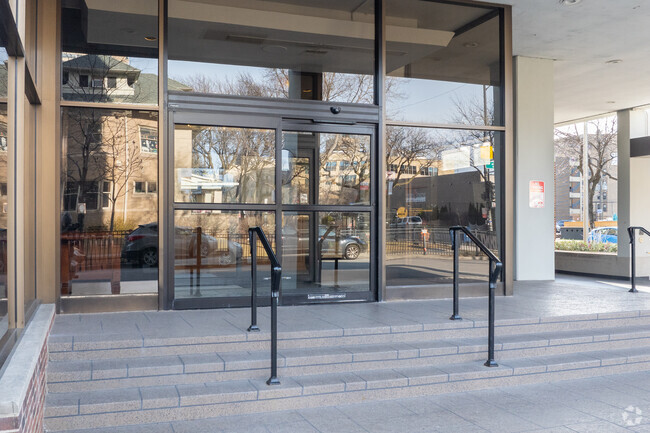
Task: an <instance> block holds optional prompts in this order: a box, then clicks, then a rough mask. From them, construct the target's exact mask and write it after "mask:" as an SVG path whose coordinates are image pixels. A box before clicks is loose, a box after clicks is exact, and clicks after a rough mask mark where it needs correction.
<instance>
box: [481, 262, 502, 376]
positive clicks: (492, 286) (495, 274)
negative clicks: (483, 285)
mask: <svg viewBox="0 0 650 433" xmlns="http://www.w3.org/2000/svg"><path fill="white" fill-rule="evenodd" d="M493 265H494V270H492V266H493ZM500 271H501V264H500V263H496V264H494V261H493V260H492V258H490V267H489V279H490V282H489V283H488V284H489V290H490V293H489V298H488V359H487V361H485V364H484V365H485V366H486V367H498V366H499V364H497V362H496V361H495V360H494V304H495V299H494V292H495V290H496V285H497V283H496V280H497V278H499V274H500Z"/></svg>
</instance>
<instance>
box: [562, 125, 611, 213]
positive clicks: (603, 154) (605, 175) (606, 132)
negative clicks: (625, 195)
mask: <svg viewBox="0 0 650 433" xmlns="http://www.w3.org/2000/svg"><path fill="white" fill-rule="evenodd" d="M589 131H592V132H589ZM616 137H617V126H616V116H608V117H603V118H600V119H596V120H592V121H589V122H587V141H588V147H589V149H588V158H587V159H588V162H587V164H588V167H587V174H588V182H587V184H588V185H587V186H588V188H587V200H588V206H587V209H589V221H590V222H592V223H593V221H595V215H594V213H595V209H594V206H593V203H594V196H595V194H596V190H597V188H596V187H597V186H598V185H599V184H600V183H601V181H602V180H604V179H612V180H617V175H616V174H615V173H614V169H613V164H612V163H613V162H614V161H615V160H616V158H617V142H616ZM583 143H584V131H583V126H582V124H578V123H576V124H573V125H570V126H568V127H565V128H556V129H555V154H556V156H563V157H565V158H561V159H558V160H560V161H563V162H562V163H563V164H573V166H574V167H576V168H577V170H578V171H579V172H580V175H581V176H582V175H583V173H584V166H583ZM558 169H563V167H558ZM568 170H571V167H569V168H568Z"/></svg>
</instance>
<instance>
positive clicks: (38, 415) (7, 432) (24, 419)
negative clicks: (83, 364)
mask: <svg viewBox="0 0 650 433" xmlns="http://www.w3.org/2000/svg"><path fill="white" fill-rule="evenodd" d="M52 323H54V322H53V321H52V322H51V323H50V326H49V328H50V329H48V332H47V334H48V335H49V333H50V330H51V327H52ZM47 359H48V351H47V339H45V341H44V342H43V347H42V348H41V350H40V354H39V356H38V362H37V363H36V368H35V369H34V371H33V373H32V377H31V379H30V382H29V388H28V390H27V395H26V396H25V399H24V401H23V402H22V405H21V408H20V412H19V414H18V416H9V417H4V418H3V417H0V433H43V431H44V427H43V415H44V412H45V395H46V394H47V389H46V381H47V377H46V370H47Z"/></svg>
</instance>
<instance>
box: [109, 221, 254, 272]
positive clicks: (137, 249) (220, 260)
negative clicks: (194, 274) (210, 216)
mask: <svg viewBox="0 0 650 433" xmlns="http://www.w3.org/2000/svg"><path fill="white" fill-rule="evenodd" d="M196 239H197V237H196V230H194V229H192V228H190V227H175V228H174V255H175V257H176V258H183V257H195V256H196V250H197V245H196ZM226 244H227V247H226ZM209 256H216V258H217V260H216V264H219V265H223V266H227V265H231V264H236V263H237V262H239V261H241V257H242V247H241V245H240V244H239V243H237V242H233V241H230V240H227V239H216V238H214V237H213V236H210V235H208V234H206V233H201V257H209ZM122 260H123V261H125V262H128V263H139V264H140V265H142V266H145V267H154V266H157V265H158V223H149V224H141V225H140V226H138V228H137V229H135V230H133V231H132V232H131V233H129V234H128V235H127V236H126V239H125V242H124V245H123V247H122Z"/></svg>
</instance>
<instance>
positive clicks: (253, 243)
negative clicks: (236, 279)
mask: <svg viewBox="0 0 650 433" xmlns="http://www.w3.org/2000/svg"><path fill="white" fill-rule="evenodd" d="M248 243H249V244H250V247H251V280H252V287H251V326H249V327H248V332H259V331H260V328H259V326H257V236H256V233H255V230H254V229H249V230H248Z"/></svg>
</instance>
